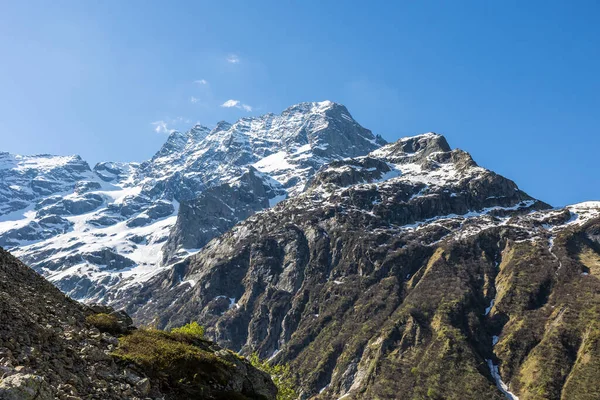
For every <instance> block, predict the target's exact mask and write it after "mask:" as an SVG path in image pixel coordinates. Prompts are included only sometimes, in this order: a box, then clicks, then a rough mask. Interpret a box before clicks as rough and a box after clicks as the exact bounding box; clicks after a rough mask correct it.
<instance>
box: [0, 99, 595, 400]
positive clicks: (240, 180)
mask: <svg viewBox="0 0 600 400" xmlns="http://www.w3.org/2000/svg"><path fill="white" fill-rule="evenodd" d="M0 246H2V247H4V249H6V250H7V251H9V252H10V253H12V255H14V256H16V257H18V258H19V259H20V260H21V261H22V262H23V263H25V264H27V265H29V266H30V267H31V268H32V269H33V270H35V271H36V272H38V273H39V274H40V275H42V276H43V277H44V278H46V279H47V280H48V281H50V282H51V283H53V284H54V285H55V286H56V287H58V288H59V289H60V290H61V291H63V292H64V293H65V294H67V295H68V296H70V297H71V298H73V299H75V300H79V301H81V302H83V303H85V304H87V305H84V304H80V303H76V302H72V301H71V300H69V299H66V298H63V297H61V296H62V295H60V293H58V291H56V290H54V288H52V287H51V285H47V284H46V282H44V281H43V280H42V279H41V278H39V277H38V276H37V275H36V274H35V273H33V272H32V271H30V270H28V269H27V268H26V267H25V266H24V265H23V264H21V263H20V262H18V261H16V260H15V259H13V258H12V256H10V255H8V253H5V252H4V253H0V256H1V257H0V266H1V267H2V268H0V272H2V273H3V274H4V275H6V281H7V282H8V284H5V283H4V284H3V283H0V295H2V296H4V297H6V298H7V299H10V298H14V297H16V296H20V294H19V293H28V294H29V296H31V301H28V302H25V303H23V304H22V305H17V304H12V303H11V301H12V300H11V301H9V300H7V302H8V303H6V304H8V306H7V307H8V308H6V309H7V310H8V311H6V312H7V313H8V314H10V313H12V314H14V315H20V313H26V314H27V313H28V315H30V320H31V321H46V320H53V319H52V318H51V317H49V316H48V315H47V314H48V312H49V311H48V310H52V313H54V314H56V315H60V318H59V317H55V318H58V320H57V321H60V323H58V322H56V323H55V322H44V323H43V324H42V323H41V322H38V325H39V326H38V325H35V326H36V328H35V329H36V332H37V333H36V334H37V335H38V336H40V335H41V334H39V332H43V331H44V329H48V330H51V331H52V332H54V333H53V335H59V336H61V335H63V336H64V335H65V332H71V333H69V334H70V335H71V336H73V335H74V334H73V333H72V331H73V330H74V329H75V328H73V327H74V326H76V327H77V329H78V331H77V332H78V333H77V335H76V337H77V338H78V339H77V340H78V341H79V342H77V341H69V342H64V343H67V344H64V345H63V344H62V343H63V342H60V343H61V345H60V346H63V347H61V348H60V349H55V348H54V347H57V346H54V347H52V346H51V345H49V344H48V343H47V340H46V339H44V340H45V341H42V342H39V341H38V342H35V343H30V344H28V345H27V346H28V347H24V346H25V345H23V344H22V343H20V344H19V345H16V344H15V343H13V342H14V340H13V341H10V335H9V334H8V333H7V332H6V329H4V328H2V327H0V371H4V374H5V376H7V377H9V378H10V377H13V378H11V379H12V380H17V379H16V378H14V377H17V376H18V377H19V379H21V380H27V379H28V381H27V382H33V383H35V384H37V385H42V384H41V383H40V382H42V381H43V382H46V383H48V384H44V385H42V386H40V387H43V390H44V391H45V393H46V392H47V393H49V394H48V396H49V397H48V398H53V397H52V396H54V398H73V397H75V398H88V397H85V396H83V395H82V394H81V391H82V390H85V389H83V388H84V387H86V385H84V384H80V385H79V386H78V384H77V382H78V381H77V379H79V380H82V379H84V378H83V377H82V376H81V374H80V375H77V374H75V375H77V376H78V378H77V379H74V378H73V377H72V376H70V375H69V373H71V375H72V374H73V373H74V372H69V371H71V370H72V369H73V368H75V367H74V366H73V365H74V364H73V361H72V357H71V356H70V354H71V353H72V352H73V351H80V350H79V347H81V346H83V348H85V349H88V350H86V351H88V352H96V353H98V352H99V353H98V354H105V353H106V352H107V351H108V350H107V349H108V348H109V346H110V345H111V343H113V342H114V341H115V340H116V339H114V338H113V337H112V336H110V335H109V333H110V332H109V333H103V335H104V336H97V334H96V333H95V331H94V330H93V328H90V327H88V326H87V325H86V322H85V318H86V315H90V314H92V313H93V311H94V310H96V311H98V310H101V309H102V310H104V309H105V310H106V311H107V313H109V311H110V312H112V311H111V310H112V309H109V308H108V307H106V306H100V305H96V304H93V303H104V304H105V305H107V306H111V307H114V308H116V309H122V310H124V311H125V312H126V313H127V314H128V315H131V317H132V318H133V321H135V322H136V323H137V324H139V325H148V326H154V327H157V328H161V329H166V330H170V329H172V328H175V327H179V326H182V325H185V324H188V323H190V322H193V321H195V322H198V323H199V324H200V325H202V326H204V327H205V330H206V331H205V335H206V337H207V338H208V339H210V340H212V341H213V342H214V343H212V342H208V341H203V342H202V343H201V346H204V348H205V351H207V352H209V353H210V354H216V355H218V356H219V357H224V358H226V359H227V362H224V363H223V365H233V364H235V363H236V362H237V363H238V364H239V365H238V368H239V369H238V370H239V371H241V372H240V374H241V375H240V376H239V377H237V378H235V377H233V375H231V371H230V370H227V371H226V372H224V374H225V375H226V376H227V379H228V381H227V382H229V383H227V384H225V383H224V384H223V385H222V387H221V386H220V387H219V388H218V390H217V391H215V390H216V389H215V387H214V385H213V386H212V389H207V388H208V387H210V385H208V386H202V390H212V391H213V392H214V393H213V392H211V393H212V394H215V393H217V392H218V393H223V392H224V391H230V392H228V393H233V391H232V390H233V389H232V388H233V387H235V388H237V389H236V390H235V393H236V394H235V395H236V396H242V397H231V398H256V399H260V398H267V399H269V398H272V397H273V388H272V385H270V382H267V383H265V380H264V377H263V376H262V375H261V373H260V371H256V370H254V369H253V368H252V367H251V366H249V365H247V363H245V362H244V361H239V360H238V361H235V360H234V358H235V357H233V358H232V357H231V354H230V353H231V351H234V352H238V353H239V354H241V355H244V356H249V355H251V354H253V353H256V354H258V356H259V357H260V358H262V359H268V360H269V362H270V363H271V364H273V365H275V364H289V366H290V368H291V371H293V372H294V375H293V381H294V385H295V387H296V389H297V390H296V391H297V393H298V395H299V398H301V399H319V400H324V399H346V400H351V399H407V400H413V399H414V400H416V399H423V400H425V399H456V400H458V399H461V400H462V399H474V400H475V399H498V400H500V399H505V398H508V399H513V400H533V399H536V400H538V399H539V400H542V399H551V400H559V399H561V400H572V399H575V400H577V399H582V400H588V399H589V400H592V399H600V386H598V385H597V377H598V374H600V280H599V279H600V202H587V203H582V204H577V205H572V206H568V207H565V208H554V207H551V206H550V205H548V204H546V203H544V202H543V201H540V200H537V199H535V198H532V197H530V196H529V195H527V194H526V193H525V192H523V191H521V190H520V189H519V188H518V186H517V185H516V184H515V183H514V182H512V181H511V180H509V179H507V178H504V177H502V176H500V175H498V174H496V173H494V172H492V171H489V170H487V169H485V168H482V167H480V166H478V165H477V163H476V162H475V161H474V160H473V159H472V158H471V156H470V155H469V154H468V153H467V152H465V151H463V150H459V149H453V148H452V147H451V146H450V145H449V144H448V142H447V141H446V139H445V138H444V137H443V136H441V135H438V134H435V133H426V134H422V135H417V136H413V137H407V138H402V139H400V140H398V141H396V142H394V143H389V144H388V143H386V142H385V141H384V140H383V139H382V138H381V137H380V136H375V135H373V134H372V133H371V131H369V130H368V129H365V128H363V127H362V126H361V125H359V124H358V123H357V122H356V121H355V120H354V119H353V118H352V116H351V114H350V113H349V112H348V110H347V109H346V108H345V107H344V106H342V105H340V104H336V103H333V102H329V101H324V102H316V103H301V104H298V105H295V106H292V107H290V108H288V109H286V110H285V111H283V112H282V113H281V114H280V115H275V114H266V115H264V116H260V117H252V118H242V119H240V120H239V121H237V122H235V123H234V124H229V123H227V122H220V123H218V124H217V125H216V127H214V128H213V129H209V128H206V127H204V126H200V125H196V126H194V127H193V128H192V129H191V130H189V131H188V132H185V133H182V132H172V133H171V134H170V136H169V137H168V139H167V141H166V143H165V144H164V145H163V146H162V148H161V149H160V150H159V151H158V152H157V153H156V154H155V155H154V156H153V157H152V158H151V159H150V160H148V161H145V162H143V163H116V162H102V163H99V164H97V165H96V166H94V167H93V168H90V166H89V165H88V164H87V163H86V162H85V161H84V160H82V159H81V158H80V157H78V156H51V155H37V156H19V155H11V154H8V153H0ZM15 271H16V272H15ZM13 279H14V280H15V282H16V283H15V285H10V280H13ZM3 285H4V286H3ZM15 287H17V288H18V290H17V289H15ZM36 288H42V289H43V290H42V292H40V291H39V290H38V289H36ZM11 290H12V292H11ZM32 293H33V294H32ZM35 296H41V297H40V298H39V299H38V300H39V301H33V300H34V299H35V298H36V297H35ZM3 301H4V300H3ZM41 303H43V304H46V307H45V308H43V307H41V306H40V305H39V304H41ZM0 304H1V303H0ZM9 306H10V307H9ZM11 307H12V308H11ZM19 307H20V308H19ZM21 308H22V309H23V310H21ZM1 310H3V309H1V308H0V311H1ZM60 310H63V311H64V313H65V315H61V313H62V312H63V311H60ZM112 313H113V314H115V315H118V316H119V318H120V319H121V320H124V321H125V323H124V325H125V328H123V329H125V330H127V329H129V328H128V327H129V325H130V321H129V320H128V317H127V314H125V313H124V312H112ZM8 314H6V315H8ZM12 314H11V315H12ZM0 315H3V317H2V318H5V317H4V314H0ZM111 315H112V314H111ZM31 321H30V322H31ZM2 324H3V325H4V324H5V321H4V320H2ZM53 324H54V325H56V324H58V326H54V325H53ZM21 325H22V326H21ZM21 325H20V328H19V329H21V330H22V331H24V332H25V333H23V335H26V333H27V330H28V329H30V330H32V329H34V328H33V327H32V326H33V325H32V323H29V324H28V323H26V322H23V323H22V324H21ZM48 327H49V328H48ZM29 336H31V337H33V336H34V335H33V334H32V333H30V334H29ZM29 336H27V337H29ZM42 336H43V335H42ZM63 336H61V337H62V339H61V340H67V339H64V337H63ZM36 337H37V336H36ZM26 340H29V339H26ZM39 343H42V344H39ZM82 343H83V344H82ZM38 345H39V346H41V348H42V349H43V354H44V357H45V358H42V359H40V360H43V362H42V361H40V362H33V361H31V360H32V359H33V358H35V357H33V356H31V354H33V353H31V352H34V350H29V348H31V349H33V348H34V347H35V346H38ZM60 346H59V347H60ZM77 346H79V347H77ZM63 348H65V349H67V350H64V349H63ZM90 348H93V349H95V350H93V351H92V350H90ZM73 349H76V350H73ZM224 349H229V350H230V351H229V350H224ZM53 351H62V352H66V354H67V356H68V357H67V361H65V358H61V359H60V360H61V361H60V363H59V364H60V368H62V369H61V371H63V370H64V371H67V372H65V373H64V374H62V373H60V374H53V373H49V372H48V371H49V370H51V369H52V368H53V367H52V362H51V361H48V360H51V359H52V358H53V353H52V352H53ZM28 352H29V353H28ZM17 353H19V354H20V356H18V357H17V356H15V354H17ZM7 354H12V355H10V356H8V355H7ZM19 357H21V359H24V360H29V361H27V362H28V364H27V368H29V369H30V373H31V374H32V375H28V376H27V377H26V379H25V378H24V377H23V374H22V370H21V369H19V370H17V369H16V365H17V364H19V363H21V364H22V363H23V362H25V361H22V360H21V359H19ZM28 357H29V358H28ZM69 357H70V358H69ZM211 357H212V356H211ZM92 361H93V362H94V363H95V364H93V365H91V366H90V361H89V360H87V359H86V361H85V362H83V361H81V360H80V359H76V360H75V366H77V365H85V366H86V368H92V369H94V371H104V372H103V373H104V375H103V377H102V379H103V380H104V383H98V381H94V385H97V386H98V388H100V389H98V390H102V385H108V386H110V387H112V386H111V385H113V386H114V385H124V384H129V385H130V390H129V387H125V386H119V387H120V388H121V389H119V390H121V391H120V392H119V391H116V392H115V391H114V390H112V391H110V393H111V396H113V397H105V398H119V396H121V398H157V399H158V398H163V397H164V395H165V393H167V398H185V397H168V396H169V394H168V392H165V386H164V384H162V383H161V382H162V381H161V380H158V381H157V380H156V379H155V378H154V377H153V376H152V374H149V373H148V372H147V371H144V370H140V369H139V368H138V369H135V368H133V369H131V368H130V369H128V370H126V371H125V372H126V373H127V374H129V375H127V376H128V377H129V378H131V376H132V375H133V376H134V378H131V379H129V378H128V379H129V380H130V381H131V382H129V383H127V382H126V381H127V379H126V378H124V377H121V378H118V379H117V378H114V377H113V376H114V374H115V372H114V371H115V366H114V365H113V364H111V363H110V362H109V360H108V359H106V358H103V356H101V355H100V356H98V359H97V360H96V359H94V360H92ZM78 363H79V364H78ZM82 363H83V364H82ZM86 363H87V364H86ZM236 365H237V364H236ZM127 368H129V367H127ZM228 368H229V367H228ZM76 369H77V368H76ZM78 371H81V368H79V369H78ZM106 376H110V377H111V378H106ZM119 376H120V375H119ZM33 377H35V378H33ZM32 379H33V380H34V381H35V379H38V380H37V381H35V382H34V381H32ZM69 379H70V380H69ZM236 379H237V380H236ZM5 380H6V379H5ZM5 380H4V381H5ZM4 381H0V398H1V393H2V387H3V385H5V383H4ZM72 381H74V382H75V383H73V382H72ZM106 382H108V383H106ZM115 382H117V383H115ZM139 382H144V383H143V384H140V383H139ZM231 382H234V383H231ZM236 382H237V383H236ZM65 385H70V386H65ZM71 387H73V388H79V391H80V397H76V396H75V395H73V394H71V395H70V396H73V397H64V396H66V394H65V395H64V396H63V397H60V396H59V395H58V394H57V393H58V390H59V389H58V388H60V390H62V392H61V393H63V392H64V393H66V392H67V391H68V390H71ZM67 389H68V390H67ZM127 390H129V392H128V393H130V394H129V396H130V397H127V395H124V394H123V393H125V392H126V391H127ZM71 391H72V390H71ZM113 392H114V393H113ZM115 393H116V394H115ZM119 393H120V394H119ZM212 394H211V396H212ZM216 395H217V394H215V396H216ZM218 395H219V396H220V395H221V394H218ZM61 396H62V395H61ZM123 396H125V397H123ZM207 396H208V395H207ZM243 396H245V397H243ZM15 398H17V397H15ZM23 398H25V397H23ZM32 398H34V397H32ZM89 398H102V397H89ZM189 398H213V397H209V396H208V397H189ZM214 398H217V397H214ZM219 398H227V397H219Z"/></svg>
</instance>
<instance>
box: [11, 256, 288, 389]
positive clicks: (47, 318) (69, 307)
mask: <svg viewBox="0 0 600 400" xmlns="http://www.w3.org/2000/svg"><path fill="white" fill-rule="evenodd" d="M98 312H102V313H111V314H112V315H115V318H116V324H118V326H121V327H122V329H120V333H124V334H127V332H129V331H131V329H132V328H131V327H130V324H131V319H130V318H129V317H128V316H127V315H126V314H124V313H118V312H117V313H115V312H113V311H112V310H111V309H110V308H107V307H102V306H93V307H91V308H90V307H87V306H84V305H82V304H79V303H77V302H75V301H73V300H71V299H69V298H67V297H66V296H65V295H63V294H62V293H61V292H60V291H59V290H58V289H56V288H55V287H54V286H53V285H52V284H50V283H49V282H47V281H46V280H44V279H43V278H42V277H41V276H39V275H38V274H37V273H35V272H34V271H32V270H30V269H29V268H28V267H26V266H25V265H23V264H22V263H21V262H19V261H17V260H16V259H15V258H14V257H12V256H11V255H10V254H8V253H7V252H5V251H4V250H2V249H0V375H1V376H2V379H0V399H3V400H26V399H31V400H34V399H35V400H51V399H65V400H66V399H69V400H75V399H83V398H85V399H181V400H183V399H187V398H189V397H186V396H184V395H182V394H181V393H179V392H178V391H177V390H175V389H173V390H169V389H168V388H165V387H164V385H160V384H159V382H158V380H157V379H155V378H154V377H150V378H149V377H147V376H146V375H145V373H144V372H143V369H142V368H141V367H140V366H137V365H135V364H132V363H127V362H122V361H121V360H119V359H118V358H115V357H113V356H112V352H113V351H114V350H115V349H116V346H117V343H118V341H117V338H116V337H115V336H113V335H112V334H108V333H101V332H100V331H98V329H96V328H95V327H93V326H91V325H89V324H88V323H86V317H87V316H89V315H92V314H94V313H98ZM203 343H204V344H203V346H204V348H203V351H205V352H207V353H208V354H214V357H216V358H215V359H216V360H223V362H226V364H223V363H221V364H223V365H230V367H228V368H229V369H226V368H223V367H222V368H221V370H220V375H216V372H215V375H214V376H212V377H211V376H210V375H209V376H208V378H207V380H206V381H200V382H196V388H195V389H196V390H202V393H204V396H203V397H202V398H206V399H217V398H219V399H224V398H236V399H237V398H239V399H256V400H258V399H275V395H276V388H275V386H274V385H273V383H272V382H271V380H270V378H269V377H268V375H266V374H264V373H262V372H260V371H258V370H256V369H254V368H253V367H252V366H250V365H249V363H248V362H246V361H244V360H242V359H240V358H238V357H237V356H235V355H233V354H232V353H231V352H228V351H225V350H222V349H221V348H219V347H218V346H216V345H214V344H211V343H209V342H203ZM191 372H193V371H191ZM218 382H221V383H218Z"/></svg>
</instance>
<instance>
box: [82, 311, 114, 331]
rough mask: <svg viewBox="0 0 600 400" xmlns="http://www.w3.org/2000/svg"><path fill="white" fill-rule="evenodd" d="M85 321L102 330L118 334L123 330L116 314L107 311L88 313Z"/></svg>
mask: <svg viewBox="0 0 600 400" xmlns="http://www.w3.org/2000/svg"><path fill="white" fill-rule="evenodd" d="M85 321H86V322H87V323H88V324H90V325H93V326H95V327H96V328H98V330H99V331H100V332H107V333H111V334H117V333H121V331H122V329H121V326H120V325H119V320H118V319H117V317H115V316H114V315H110V314H106V313H99V314H92V315H88V316H87V318H86V319H85Z"/></svg>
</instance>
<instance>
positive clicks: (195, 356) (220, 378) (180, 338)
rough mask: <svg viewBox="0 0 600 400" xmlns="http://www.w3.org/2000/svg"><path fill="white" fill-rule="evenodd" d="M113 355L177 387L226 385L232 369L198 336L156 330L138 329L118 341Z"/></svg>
mask: <svg viewBox="0 0 600 400" xmlns="http://www.w3.org/2000/svg"><path fill="white" fill-rule="evenodd" d="M113 356H115V357H117V358H118V359H121V360H123V361H129V362H132V363H134V364H137V365H138V366H140V367H141V368H142V369H143V370H144V372H145V373H146V374H148V375H149V376H152V377H155V378H159V380H163V383H166V384H168V385H169V386H179V387H181V386H194V385H199V384H204V383H207V382H209V381H216V382H219V383H221V384H226V383H227V381H228V376H229V375H230V374H231V368H232V367H233V366H232V365H231V364H230V363H228V362H226V361H225V360H223V359H221V358H219V357H218V356H216V355H215V354H214V353H213V352H212V351H211V350H210V349H209V348H208V345H207V342H205V341H204V340H202V339H201V338H199V337H198V336H194V335H192V334H188V333H180V332H164V331H160V330H156V329H139V330H137V331H135V332H133V333H131V334H129V335H126V336H123V337H121V338H119V346H118V348H117V350H116V351H115V352H114V353H113ZM165 381H166V382H165Z"/></svg>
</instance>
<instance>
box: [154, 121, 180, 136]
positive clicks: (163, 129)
mask: <svg viewBox="0 0 600 400" xmlns="http://www.w3.org/2000/svg"><path fill="white" fill-rule="evenodd" d="M152 125H154V131H155V132H156V133H171V132H173V131H174V130H175V129H169V127H168V124H167V122H166V121H155V122H152Z"/></svg>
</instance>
